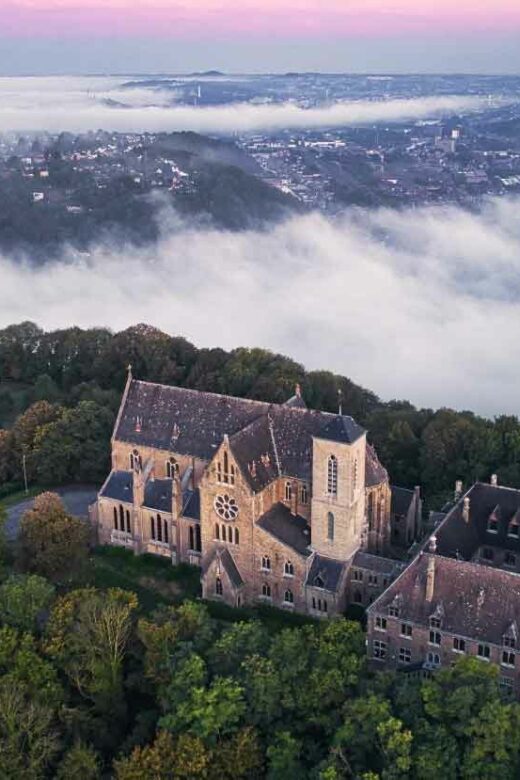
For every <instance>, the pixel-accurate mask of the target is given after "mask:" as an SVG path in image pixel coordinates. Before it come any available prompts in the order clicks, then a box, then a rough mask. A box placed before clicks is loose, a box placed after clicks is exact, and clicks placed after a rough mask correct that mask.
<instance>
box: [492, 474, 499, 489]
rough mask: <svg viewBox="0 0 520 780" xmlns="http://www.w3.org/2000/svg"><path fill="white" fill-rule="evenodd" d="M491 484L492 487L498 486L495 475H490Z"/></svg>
mask: <svg viewBox="0 0 520 780" xmlns="http://www.w3.org/2000/svg"><path fill="white" fill-rule="evenodd" d="M491 484H492V485H493V487H497V486H498V477H497V475H496V474H491Z"/></svg>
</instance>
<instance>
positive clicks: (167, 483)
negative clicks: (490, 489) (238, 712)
mask: <svg viewBox="0 0 520 780" xmlns="http://www.w3.org/2000/svg"><path fill="white" fill-rule="evenodd" d="M92 520H93V522H94V523H95V525H96V527H97V533H98V539H99V542H100V543H101V544H109V545H120V546H124V547H126V548H129V549H131V550H133V551H134V552H135V553H136V554H140V553H145V552H146V553H152V554H153V555H158V556H163V557H166V558H168V559H170V560H171V561H172V563H173V564H176V563H179V562H187V563H190V564H193V565H196V566H198V567H200V571H201V583H202V594H203V597H204V598H206V599H216V600H221V601H223V602H225V603H227V604H229V605H231V606H235V607H238V606H241V605H246V604H248V605H252V604H258V603H264V604H270V605H273V606H276V607H279V608H283V609H286V610H295V611H298V612H302V613H307V614H310V615H313V616H316V617H323V618H326V617H330V616H333V615H335V614H338V613H341V612H343V611H344V610H345V608H346V607H347V606H348V605H349V604H351V603H355V604H359V605H360V606H368V605H369V604H371V603H372V602H373V601H374V600H375V599H376V598H377V597H378V596H379V595H380V594H381V593H382V592H383V591H384V590H386V588H387V587H388V586H389V585H390V583H391V582H392V581H393V580H394V579H395V578H396V577H397V575H399V574H400V572H401V571H402V568H403V565H402V564H401V563H399V561H398V560H396V558H395V556H391V555H390V551H391V548H392V546H393V545H399V544H400V543H402V544H404V545H406V546H409V545H410V544H411V543H412V542H413V541H414V540H415V539H416V538H418V536H419V535H420V533H421V527H420V525H421V499H420V493H419V490H418V489H416V490H415V491H414V490H404V489H402V488H392V487H391V486H390V484H389V479H388V474H387V472H386V470H385V469H384V468H383V466H382V465H381V463H380V462H379V460H378V457H377V454H376V452H375V450H374V448H373V447H372V446H371V445H370V444H369V443H368V442H367V437H366V431H365V430H363V428H361V427H360V426H359V425H358V424H357V423H356V422H355V420H353V419H352V417H349V416H348V415H345V414H343V413H342V410H341V409H339V410H338V413H337V414H329V413H325V412H320V411H314V410H311V409H308V408H307V407H306V404H305V402H304V399H303V397H302V393H301V390H300V388H299V387H298V386H297V387H296V389H295V393H294V395H293V397H292V398H290V399H288V400H287V402H286V403H285V404H269V403H265V402H260V401H251V400H244V399H240V398H233V397H229V396H223V395H217V394H213V393H206V392H200V391H196V390H188V389H184V388H180V387H169V386H163V385H159V384H152V383H149V382H142V381H138V380H135V379H134V378H133V377H132V373H131V369H129V373H128V380H127V383H126V387H125V391H124V394H123V398H122V402H121V407H120V410H119V413H118V417H117V421H116V425H115V429H114V433H113V437H112V470H111V472H110V474H109V475H108V477H107V479H106V481H105V483H104V484H103V486H102V488H101V490H100V492H99V496H98V500H97V503H96V504H95V506H94V507H93V510H92Z"/></svg>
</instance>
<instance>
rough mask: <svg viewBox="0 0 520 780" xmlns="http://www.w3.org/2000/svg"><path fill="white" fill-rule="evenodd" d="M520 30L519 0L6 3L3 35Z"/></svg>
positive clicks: (297, 35) (1, 15) (0, 11)
mask: <svg viewBox="0 0 520 780" xmlns="http://www.w3.org/2000/svg"><path fill="white" fill-rule="evenodd" d="M487 31H489V32H491V31H493V32H504V33H511V32H514V31H520V0H493V2H491V1H490V0H184V2H177V0H170V1H169V2H167V1H166V0H17V1H16V2H11V1H10V0H0V37H20V36H22V37H25V36H30V37H43V38H45V37H52V36H65V37H75V36H89V35H90V36H100V37H101V36H102V37H106V36H111V35H112V36H113V35H117V36H124V37H130V36H139V37H142V36H148V35H149V36H157V37H165V36H168V37H172V38H179V39H190V38H195V37H197V38H198V37H204V38H226V37H236V36H240V37H241V38H244V37H250V38H253V39H254V38H257V39H258V38H265V37H266V36H273V35H274V36H277V37H280V38H289V39H291V38H294V39H301V38H304V39H305V38H307V39H308V38H319V37H323V36H334V37H349V36H367V37H388V36H389V35H402V34H407V33H408V34H410V35H411V34H420V33H422V34H424V33H427V34H429V33H431V34H433V35H435V34H437V35H438V34H442V33H443V32H446V33H449V34H454V33H455V34H465V35H471V34H472V33H484V32H487Z"/></svg>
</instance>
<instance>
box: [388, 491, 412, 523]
mask: <svg viewBox="0 0 520 780" xmlns="http://www.w3.org/2000/svg"><path fill="white" fill-rule="evenodd" d="M414 495H415V493H414V491H413V490H408V489H407V488H402V487H395V485H392V501H391V505H390V506H391V509H390V511H391V512H392V514H393V515H405V516H406V515H407V514H408V512H409V510H410V506H411V504H412V501H413V497H414Z"/></svg>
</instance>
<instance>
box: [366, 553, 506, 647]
mask: <svg viewBox="0 0 520 780" xmlns="http://www.w3.org/2000/svg"><path fill="white" fill-rule="evenodd" d="M430 559H433V560H434V561H435V573H434V588H433V599H432V600H431V602H428V601H426V578H427V570H428V561H429V560H430ZM396 597H397V599H398V600H399V607H400V608H399V617H400V618H402V619H403V620H409V621H411V622H413V623H419V624H422V625H428V624H429V619H430V617H431V615H432V614H433V613H434V612H435V611H436V610H437V611H440V612H441V613H443V617H442V624H441V630H444V631H447V632H450V633H453V634H458V635H460V636H463V637H467V638H470V639H476V640H481V641H484V642H490V643H492V644H502V637H503V635H504V633H505V632H506V631H507V630H508V628H509V627H510V626H511V623H512V622H513V621H516V622H517V624H519V621H520V576H519V575H518V574H514V573H511V572H506V571H502V570H501V569H495V568H493V567H491V566H482V565H480V564H477V563H468V562H466V561H456V560H454V559H453V558H444V557H443V556H440V555H436V554H430V553H423V554H421V555H419V556H418V557H417V558H416V559H415V560H414V561H413V562H412V563H411V564H410V566H409V567H408V568H407V569H406V570H405V571H404V572H403V574H402V575H401V576H400V577H399V578H398V579H397V580H395V582H394V583H393V584H392V585H390V587H389V588H387V590H386V591H385V592H384V593H383V594H382V595H381V596H380V597H379V598H378V599H377V600H376V601H375V602H374V604H373V605H372V606H371V607H369V611H371V612H374V613H377V614H385V613H386V612H387V610H388V607H389V606H390V604H391V603H392V601H393V600H394V599H395V598H396Z"/></svg>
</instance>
